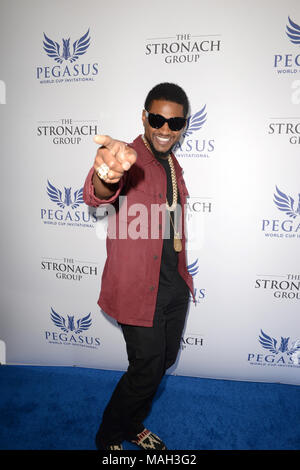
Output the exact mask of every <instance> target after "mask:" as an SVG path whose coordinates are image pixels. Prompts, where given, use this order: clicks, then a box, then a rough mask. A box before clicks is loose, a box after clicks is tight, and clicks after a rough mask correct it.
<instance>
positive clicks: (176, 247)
mask: <svg viewBox="0 0 300 470" xmlns="http://www.w3.org/2000/svg"><path fill="white" fill-rule="evenodd" d="M142 139H143V142H144V144H145V146H146V147H147V149H148V150H149V151H150V152H151V153H152V154H153V152H152V150H151V148H150V145H149V144H148V142H147V140H146V138H145V136H144V135H142ZM168 163H169V166H170V170H171V180H172V189H173V201H172V205H171V206H169V203H168V200H167V198H166V209H167V210H168V213H169V217H170V221H171V224H172V227H173V230H174V250H175V251H177V252H180V251H181V250H182V243H181V238H180V233H179V232H178V231H176V230H175V227H174V223H173V220H172V216H171V214H170V212H173V211H175V209H176V207H177V193H178V189H177V180H176V173H175V167H174V163H173V160H172V157H171V155H168ZM174 217H175V212H174Z"/></svg>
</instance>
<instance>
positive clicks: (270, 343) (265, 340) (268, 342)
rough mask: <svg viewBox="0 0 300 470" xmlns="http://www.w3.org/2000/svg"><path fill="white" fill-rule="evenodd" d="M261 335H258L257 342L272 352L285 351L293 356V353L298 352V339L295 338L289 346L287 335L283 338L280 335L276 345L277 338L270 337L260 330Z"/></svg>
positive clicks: (299, 342)
mask: <svg viewBox="0 0 300 470" xmlns="http://www.w3.org/2000/svg"><path fill="white" fill-rule="evenodd" d="M260 331H261V335H260V336H259V342H260V344H261V345H262V347H263V348H265V349H268V350H269V351H270V352H271V353H273V354H279V353H286V354H287V355H288V356H291V355H293V356H295V353H298V352H300V341H299V340H296V341H294V342H293V343H292V345H291V347H290V348H289V346H288V343H289V339H290V338H289V337H288V338H283V337H281V340H280V345H279V347H277V340H276V339H275V338H271V337H270V336H268V335H267V334H266V333H264V332H263V331H262V330H260Z"/></svg>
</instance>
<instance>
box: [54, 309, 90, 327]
mask: <svg viewBox="0 0 300 470" xmlns="http://www.w3.org/2000/svg"><path fill="white" fill-rule="evenodd" d="M51 312H52V313H51V320H52V321H53V323H54V325H55V326H57V327H58V328H60V329H61V330H62V331H64V332H65V333H68V332H69V331H72V332H74V333H76V334H79V333H81V332H82V331H86V330H88V329H89V328H90V326H91V324H92V320H91V318H90V316H91V314H90V313H89V314H88V315H86V316H85V317H83V318H79V320H77V323H76V325H75V321H74V316H69V315H67V317H68V318H67V319H66V318H64V317H63V316H62V315H59V314H58V313H56V312H55V311H54V310H53V308H52V307H51Z"/></svg>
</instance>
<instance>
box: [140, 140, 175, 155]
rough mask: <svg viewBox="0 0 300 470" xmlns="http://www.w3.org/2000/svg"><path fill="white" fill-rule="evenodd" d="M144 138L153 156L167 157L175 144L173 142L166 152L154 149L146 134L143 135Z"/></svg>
mask: <svg viewBox="0 0 300 470" xmlns="http://www.w3.org/2000/svg"><path fill="white" fill-rule="evenodd" d="M145 138H146V140H147V142H148V144H149V146H150V148H151V151H152V153H153V155H154V156H155V158H166V157H168V156H169V155H170V153H171V152H172V149H173V147H174V145H175V144H174V145H172V146H171V147H170V148H169V150H168V151H167V152H159V151H158V150H156V149H155V148H154V146H153V144H152V142H150V141H149V140H148V139H147V137H146V136H145Z"/></svg>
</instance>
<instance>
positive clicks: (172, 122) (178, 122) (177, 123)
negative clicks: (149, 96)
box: [146, 111, 186, 131]
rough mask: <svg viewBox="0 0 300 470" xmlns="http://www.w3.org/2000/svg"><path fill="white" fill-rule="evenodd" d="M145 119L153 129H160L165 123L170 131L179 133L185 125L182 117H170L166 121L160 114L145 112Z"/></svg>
mask: <svg viewBox="0 0 300 470" xmlns="http://www.w3.org/2000/svg"><path fill="white" fill-rule="evenodd" d="M146 117H147V119H148V122H149V124H150V126H151V127H153V128H154V129H160V128H161V127H162V126H163V125H164V123H165V122H167V123H168V126H169V128H170V129H171V131H180V130H181V129H182V128H183V127H184V126H185V123H186V119H185V118H184V117H172V118H169V119H166V118H165V117H163V116H161V115H160V114H153V113H149V112H148V111H146Z"/></svg>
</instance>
